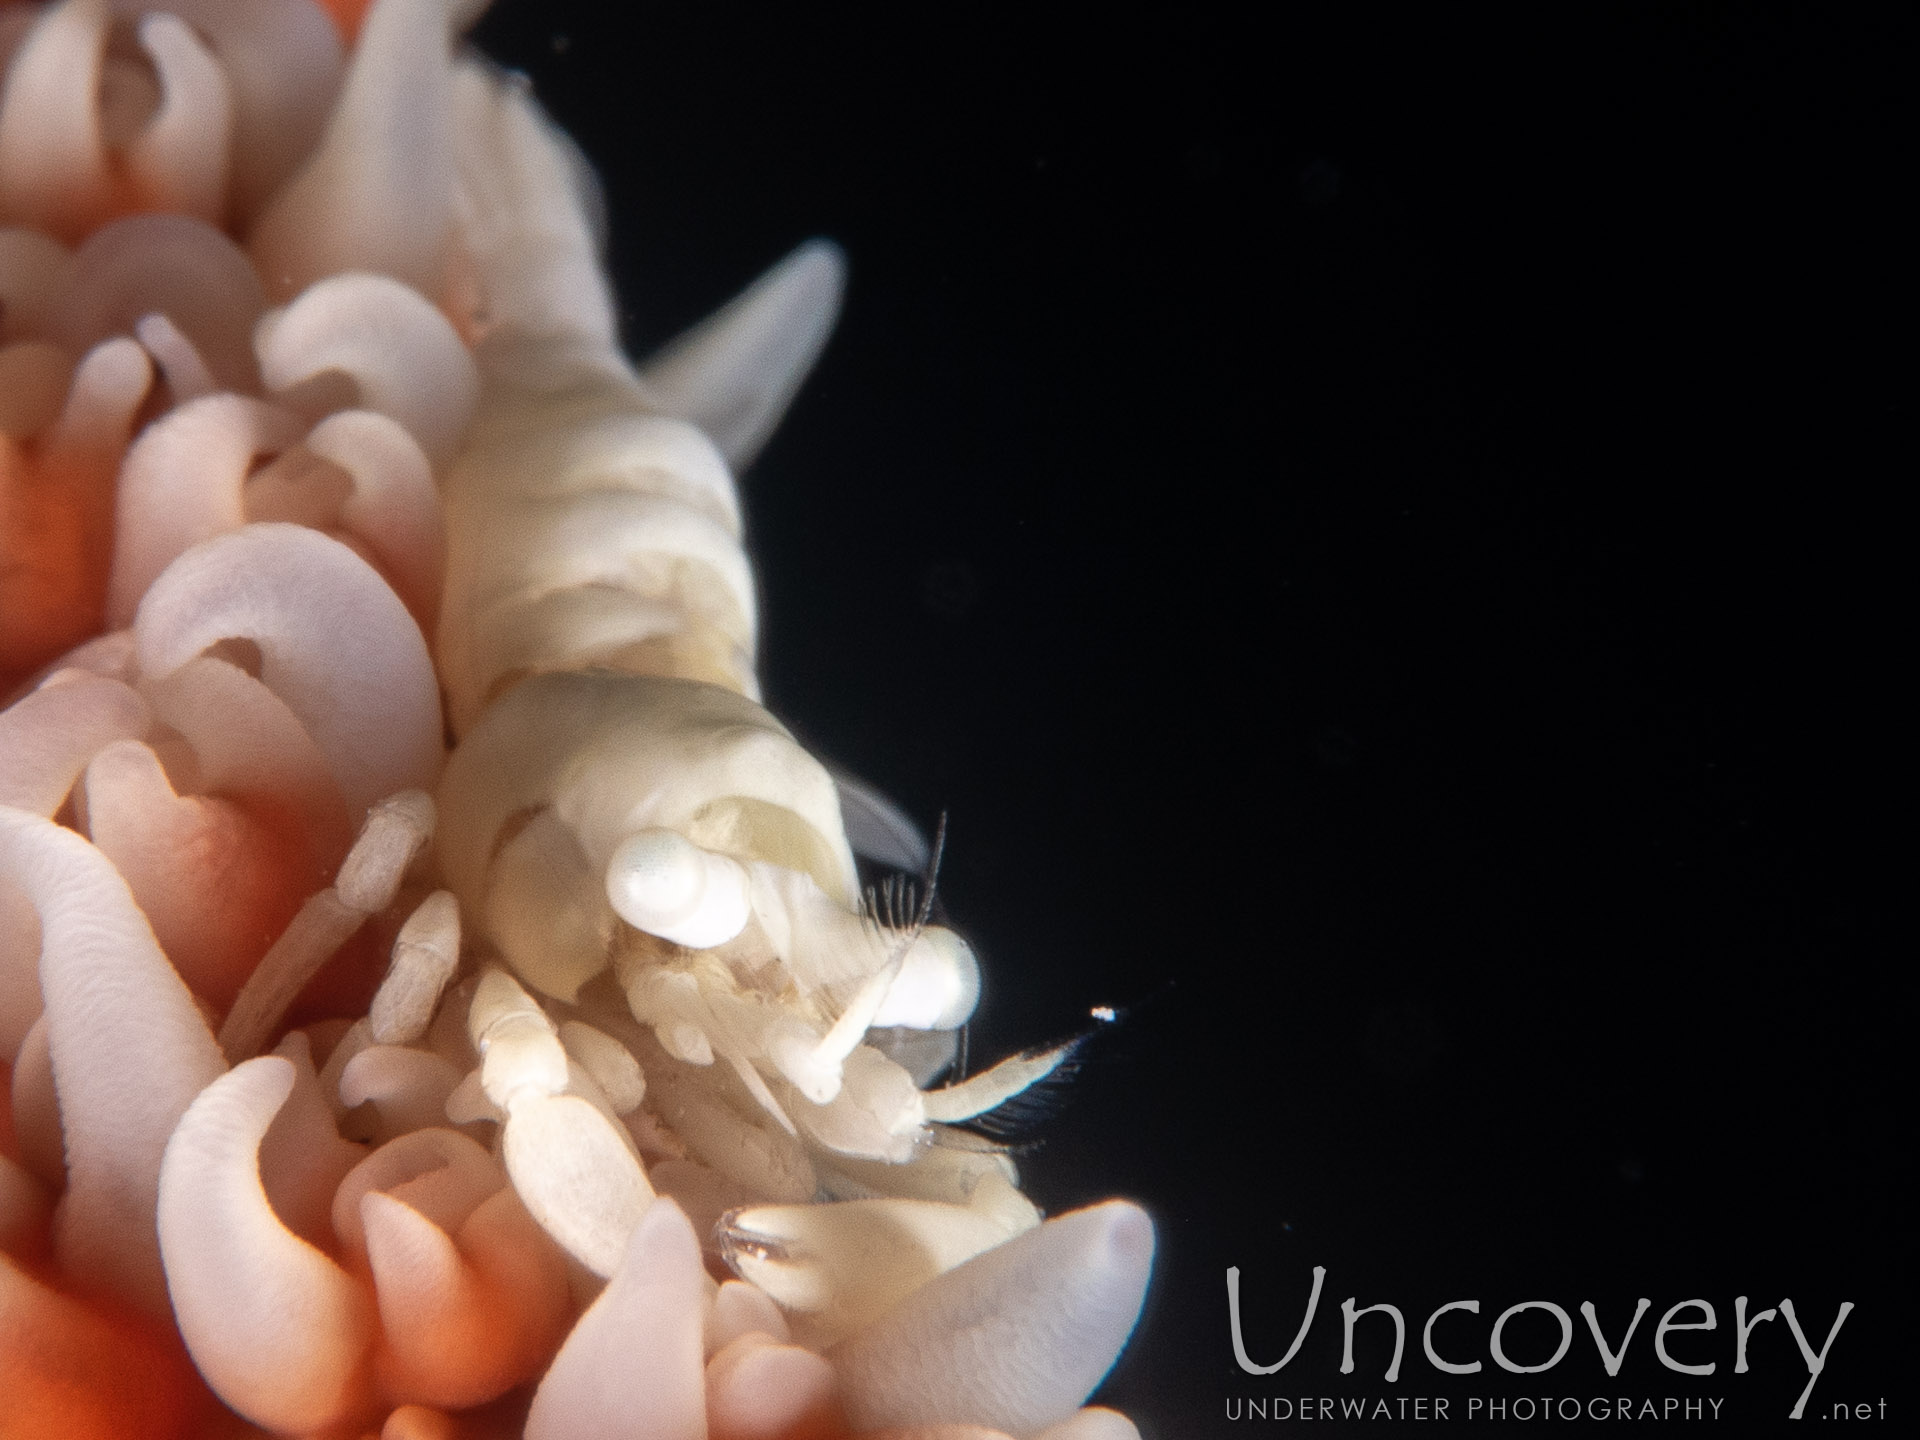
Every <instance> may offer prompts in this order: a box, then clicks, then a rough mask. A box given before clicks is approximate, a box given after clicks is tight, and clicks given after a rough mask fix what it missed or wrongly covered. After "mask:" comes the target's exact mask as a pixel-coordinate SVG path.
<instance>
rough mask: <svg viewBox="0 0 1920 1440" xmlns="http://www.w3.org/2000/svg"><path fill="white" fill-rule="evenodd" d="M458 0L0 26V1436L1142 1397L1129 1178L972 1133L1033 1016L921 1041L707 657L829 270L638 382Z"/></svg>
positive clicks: (752, 302) (825, 798)
mask: <svg viewBox="0 0 1920 1440" xmlns="http://www.w3.org/2000/svg"><path fill="white" fill-rule="evenodd" d="M481 8H483V7H482V6H481V5H478V4H476V3H472V0H376V3H373V4H371V5H367V4H364V3H359V0H329V3H328V4H326V5H325V6H324V7H323V6H321V5H318V4H315V3H313V0H144V3H143V0H56V3H50V4H45V5H24V4H15V5H8V6H6V7H5V8H4V9H0V64H4V67H5V82H4V89H3V90H0V695H4V696H5V697H6V699H7V701H8V704H7V706H6V708H5V709H4V710H0V1060H4V1061H5V1068H4V1072H3V1073H4V1080H5V1091H4V1096H3V1097H0V1098H4V1099H5V1101H6V1104H5V1106H4V1107H0V1112H3V1113H0V1120H3V1121H4V1123H3V1124H0V1407H3V1408H4V1413H3V1414H0V1430H4V1431H5V1432H6V1433H7V1434H9V1435H22V1436H55V1435H58V1436H90V1435H102V1436H105V1435H130V1434H139V1435H148V1436H174V1435H178V1436H188V1435H206V1436H221V1435H243V1434H259V1433H263V1432H267V1433H274V1434H284V1435H313V1436H356V1437H357V1436H363V1435H374V1434H378V1435H380V1436H383V1437H386V1440H399V1437H448V1436H493V1435H513V1434H524V1435H526V1436H528V1437H531V1440H562V1437H566V1440H575V1437H593V1436H608V1437H613V1436H635V1437H649V1440H655V1437H657V1440H697V1437H713V1440H831V1437H840V1436H847V1435H855V1434H859V1435H871V1436H890V1437H894V1440H986V1437H998V1436H1016V1437H1024V1440H1123V1437H1128V1436H1134V1435H1135V1434H1136V1432H1135V1431H1134V1429H1133V1427H1132V1426H1131V1425H1130V1424H1129V1423H1128V1422H1127V1421H1126V1420H1125V1419H1124V1418H1122V1417H1120V1416H1118V1415H1116V1414H1114V1413H1113V1412H1111V1411H1106V1410H1101V1409H1083V1408H1081V1407H1082V1406H1083V1405H1084V1402H1085V1400H1086V1398H1087V1397H1088V1396H1089V1395H1090V1394H1091V1393H1092V1392H1093V1391H1094V1390H1095V1388H1096V1387H1097V1386H1098V1384H1099V1382H1100V1380H1101V1378H1102V1377H1103V1376H1104V1375H1105V1373H1106V1371H1107V1370H1108V1369H1109V1367H1110V1366H1111V1365H1112V1363H1113V1361H1114V1359H1115V1357H1116V1356H1117V1355H1118V1353H1119V1351H1120V1350H1121V1348H1122V1347H1123V1346H1124V1344H1125V1343H1126V1340H1127V1338H1128V1335H1129V1334H1130V1333H1131V1330H1132V1327H1133V1324H1134V1321H1135V1318H1136V1317H1137V1315H1138V1313H1139V1309H1140V1305H1141V1302H1142V1299H1143V1296H1144V1292H1145V1287H1146V1284H1147V1279H1148V1275H1149V1272H1150V1269H1151V1263H1152V1254H1153V1244H1154V1241H1153V1231H1152V1226H1151V1224H1150V1222H1149V1221H1148V1219H1147V1217H1146V1216H1145V1214H1144V1213H1143V1212H1141V1211H1140V1210H1139V1209H1138V1208H1137V1207H1134V1206H1132V1205H1130V1204H1128V1203H1126V1202H1124V1201H1110V1202H1108V1203H1106V1204H1103V1205H1097V1206H1093V1207H1091V1208H1088V1209H1085V1210H1080V1211H1075V1212H1072V1213H1070V1214H1067V1215H1063V1216H1059V1217H1055V1218H1053V1219H1044V1218H1043V1217H1042V1216H1041V1215H1040V1213H1039V1212H1038V1210H1036V1209H1035V1208H1034V1207H1033V1205H1032V1204H1031V1203H1030V1202H1029V1201H1028V1200H1027V1199H1026V1197H1025V1196H1024V1195H1022V1194H1021V1193H1020V1191H1019V1189H1018V1175H1017V1172H1016V1170H1015V1168H1014V1166H1013V1163H1012V1161H1011V1159H1010V1158H1009V1157H1008V1156H1007V1155H1005V1154H1004V1153H1002V1152H1001V1151H1000V1150H999V1149H997V1148H996V1147H995V1146H993V1145H991V1144H989V1143H987V1142H985V1141H983V1140H981V1139H979V1138H978V1137H977V1136H975V1135H973V1134H972V1133H971V1132H970V1131H968V1130H966V1129H965V1128H963V1127H964V1122H965V1121H967V1120H969V1119H971V1118H972V1117H974V1116H976V1115H978V1114H981V1113H984V1112H986V1111H989V1110H991V1109H992V1108H994V1107H995V1106H997V1105H998V1104H1000V1103H1002V1102H1003V1101H1005V1100H1006V1099H1007V1098H1009V1097H1010V1096H1012V1095H1013V1094H1016V1093H1017V1092H1018V1091H1019V1090H1020V1089H1022V1088H1024V1087H1025V1086H1026V1085H1029V1084H1031V1083H1033V1082H1034V1081H1035V1080H1036V1079H1038V1078H1040V1077H1041V1076H1043V1075H1044V1074H1046V1073H1047V1072H1048V1071H1049V1070H1050V1069H1051V1068H1052V1067H1054V1066H1056V1065H1058V1064H1059V1063H1061V1061H1062V1060H1063V1059H1064V1058H1065V1054H1066V1052H1065V1051H1064V1050H1053V1051H1047V1052H1042V1053H1037V1054H1030V1055H1023V1056H1016V1057H1013V1058H1011V1059H1009V1060H1008V1061H1006V1062H1003V1063H1002V1064H1001V1065H998V1066H995V1067H992V1068H991V1069H989V1070H988V1071H986V1072H984V1073H983V1074H981V1075H978V1076H975V1077H973V1078H972V1079H969V1080H965V1081H962V1082H959V1083H952V1084H946V1085H942V1084H939V1083H938V1081H939V1077H940V1075H941V1073H942V1071H943V1069H944V1065H945V1062H946V1061H947V1059H949V1058H950V1057H951V1054H952V1044H953V1038H952V1037H953V1034H954V1032H955V1030H956V1028H957V1027H958V1026H959V1025H961V1024H963V1023H964V1022H965V1020H966V1018H967V1015H968V1014H969V1013H970V1012H971V1010H972V1007H973V1005H974V1002H975V1000H976V998H977V996H978V993H979V974H978V968H977V964H976V962H975V960H974V957H973V954H972V951H971V950H970V949H969V948H968V947H967V945H966V943H965V941H964V940H963V939H961V938H960V937H959V936H958V935H956V934H954V933H953V932H951V931H949V930H947V929H945V928H943V927H941V926H936V925H931V924H929V923H928V920H927V915H926V913H925V912H924V911H919V912H916V911H915V910H914V909H913V907H911V906H910V905H903V906H896V907H892V908H888V907H882V906H879V905H877V904H873V903H869V902H865V901H863V900H862V898H861V896H860V893H859V882H858V875H857V871H856V868H855V858H854V854H855V848H856V847H855V845H854V844H853V843H852V842H851V841H850V838H849V827H848V825H847V823H846V816H847V815H848V814H849V813H853V814H855V815H856V816H857V817H859V818H861V819H863V820H864V821H866V822H869V823H866V824H864V825H861V826H856V827H854V836H855V838H857V839H859V841H860V848H861V849H862V850H863V851H864V852H870V858H877V859H879V860H882V861H886V862H889V863H891V864H893V865H895V866H897V867H901V868H906V869H914V868H918V867H919V866H920V865H921V864H922V863H923V862H924V859H925V856H924V853H923V846H924V842H923V841H921V840H920V839H919V838H918V837H917V836H915V835H914V834H913V832H912V831H911V827H910V826H903V825H901V824H900V823H897V817H895V816H893V815H892V814H891V813H890V812H888V811H887V810H886V808H885V803H884V802H883V801H880V800H878V799H877V798H876V797H873V796H871V795H869V794H867V793H866V792H864V791H861V790H859V789H857V788H856V789H848V788H846V787H844V786H842V785H839V784H837V783H836V780H835V778H834V777H833V776H832V775H830V774H829V773H828V772H827V771H826V770H825V769H824V767H822V766H821V765H820V764H819V762H817V761H816V760H814V758H813V757H812V756H810V755H809V754H807V753H806V751H805V750H804V749H803V748H802V747H800V746H799V745H798V744H797V743H796V742H795V741H794V739H793V737H792V736H791V735H790V734H789V733H788V732H787V731H786V730H785V728H784V727H782V726H781V725H780V724H779V722H778V721H776V720H774V719H773V717H771V716H770V715H768V714H767V713H766V711H764V710H763V709H762V708H761V707H760V705H759V703H758V682H757V679H756V676H755V667H754V648H755V643H756V629H757V621H758V616H757V600H756V597H755V594H754V590H753V583H752V576H751V572H750V570H749V568H748V566H747V562H746V559H745V555H744V553H743V552H742V550H741V548H740V533H741V518H740V513H739V502H738V498H737V495H736V493H735V490H734V485H733V472H734V471H735V470H737V469H738V468H740V467H741V466H743V465H745V464H746V463H748V462H749V461H750V460H751V458H752V455H753V454H754V452H755V451H756V450H757V449H758V447H759V445H760V444H761V443H762V442H763V441H764V440H765V438H766V436H767V434H768V433H769V431H770V430H771V429H772V427H773V426H774V424H775V423H777V421H778V418H779V416H780V414H781V413H782V411H783V410H784V408H785V406H786V404H787V403H788V402H789V401H790V400H791V399H792V397H793V395H794V393H795V391H796V390H797V389H798V387H799V385H800V383H801V380H802V379H803V378H804V376H805V374H806V372H807V370H808V368H809V367H810V366H811V364H812V362H813V360H814V358H815V356H816V355H817V353H818V352H819V349H820V347H821V345H822V344H823V343H824V341H825V338H826V335H827V333H828V331H829V330H830V328H831V325H832V321H833V317H834V313H835V311H836V308H837V305H838V301H839V294H840V289H841V283H842V273H843V262H842V260H841V258H840V256H839V253H838V251H837V250H836V249H834V248H833V247H832V246H831V245H828V244H825V243H823V242H815V243H813V244H810V245H808V246H804V247H802V248H801V250H799V251H798V252H796V254H795V255H794V256H793V257H791V258H790V259H789V260H788V261H786V262H784V263H783V264H782V265H781V266H779V267H776V269H775V270H774V271H773V272H771V273H770V274H769V275H768V276H767V277H765V278H764V279H763V280H762V281H761V282H759V283H758V284H757V285H755V286H754V287H752V288H751V289H749V290H748V291H747V292H746V293H745V294H744V295H743V296H742V297H741V298H740V299H739V300H738V301H736V302H735V303H734V304H733V305H731V306H729V307H728V308H727V309H725V310H723V311H722V312H721V313H720V314H719V315H717V316H716V317H714V319H713V320H711V321H709V322H708V323H707V324H705V325H703V326H702V327H699V328H698V329H696V330H695V331H694V332H692V333H691V334H690V335H688V336H687V337H684V338H683V339H682V340H681V341H679V342H676V343H675V344H674V345H672V346H670V347H668V349H667V350H666V351H665V352H663V353H662V354H661V355H660V356H659V357H657V358H656V359H655V360H654V361H653V362H652V363H651V364H650V365H649V366H648V367H646V368H645V369H644V370H639V371H636V370H635V369H634V368H633V367H632V366H631V365H629V363H628V362H627V360H626V359H625V357H624V356H623V355H621V353H620V352H619V349H618V346H617V343H616V337H615V324H614V318H613V315H614V312H613V309H612V297H611V293H610V291H609V289H608V287H607V284H606V281H605V278H604V276H603V275H602V274H601V272H600V269H599V264H598V258H597V254H596V251H595V244H594V240H593V236H592V227H591V224H590V222H589V219H588V205H587V201H586V198H585V197H584V195H583V192H582V184H583V180H582V176H583V170H582V168H581V166H580V164H579V162H578V160H577V157H576V156H575V155H574V154H573V152H572V150H571V149H570V147H569V145H568V142H567V141H566V140H565V137H563V136H561V135H560V134H559V133H558V132H557V131H556V130H555V129H554V128H553V127H552V125H551V124H550V123H549V122H548V121H547V120H546V118H545V117H544V115H542V113H541V112H540V110H539V108H538V106H537V105H536V104H535V103H534V101H533V99H532V97H531V96H530V95H529V94H528V93H527V90H526V87H525V86H524V84H522V83H520V82H517V81H513V80H510V79H508V78H507V77H504V76H502V75H500V74H498V73H497V72H495V71H494V70H493V69H491V68H490V67H489V66H488V65H487V64H486V63H485V61H484V60H482V59H481V58H480V57H478V56H477V55H475V54H474V53H473V52H471V51H470V50H469V49H467V48H466V47H465V46H464V45H463V44H462V43H461V39H460V36H461V33H462V31H463V30H464V28H465V26H466V25H468V24H470V23H471V21H472V20H473V19H474V18H475V16H476V14H477V12H478V10H479V9H481ZM443 698H444V703H445V705H446V707H447V708H446V712H445V713H443V709H442V706H443ZM450 736H452V737H455V738H457V740H458V744H457V745H456V746H455V747H454V749H453V751H452V754H451V756H449V754H448V752H447V748H446V747H447V743H448V739H449V737H450ZM876 836H879V837H881V838H879V839H877V840H876V839H875V837H876Z"/></svg>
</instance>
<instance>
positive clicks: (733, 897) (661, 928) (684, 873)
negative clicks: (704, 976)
mask: <svg viewBox="0 0 1920 1440" xmlns="http://www.w3.org/2000/svg"><path fill="white" fill-rule="evenodd" d="M607 899H608V900H609V901H611V902H612V904H613V908H614V912H615V913H616V914H618V915H619V916H620V918H621V919H622V920H625V921H626V922H627V923H628V924H629V925H631V926H633V927H634V928H635V929H636V930H644V931H646V932H647V933H648V934H649V935H658V936H659V937H660V938H661V939H663V940H671V941H673V942H674V944H676V945H686V946H689V947H691V948H693V949H696V950H704V949H707V948H708V947H709V946H713V945H719V944H722V943H724V942H725V941H728V940H731V939H732V938H733V937H734V936H736V935H738V934H739V933H740V932H741V931H742V930H743V929H745V928H746V924H747V916H748V914H749V913H750V911H751V906H750V904H749V902H748V899H747V872H746V869H745V868H744V867H743V866H742V865H741V864H740V862H739V861H737V860H733V859H730V858H729V857H727V856H725V855H716V854H714V853H713V852H712V851H711V850H702V849H701V848H700V847H699V846H698V845H695V844H694V843H693V842H692V841H690V840H688V839H686V838H685V837H684V836H682V835H680V834H678V833H676V832H675V831H672V830H659V829H656V830H642V831H640V832H639V833H638V834H636V835H629V836H628V837H627V838H626V839H625V840H622V841H621V842H620V844H619V845H618V846H617V847H616V848H615V849H614V852H613V858H612V859H611V860H609V861H608V862H607Z"/></svg>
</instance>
